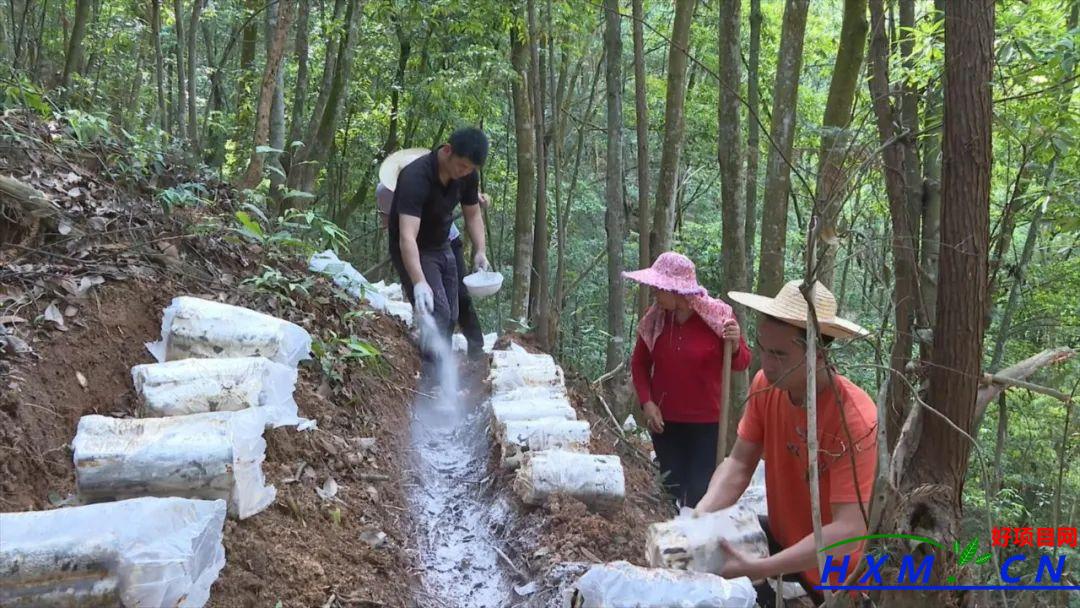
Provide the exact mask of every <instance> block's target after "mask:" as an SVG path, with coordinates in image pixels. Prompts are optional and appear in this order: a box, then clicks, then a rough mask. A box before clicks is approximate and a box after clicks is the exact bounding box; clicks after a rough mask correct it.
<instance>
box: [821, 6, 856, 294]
mask: <svg viewBox="0 0 1080 608" xmlns="http://www.w3.org/2000/svg"><path fill="white" fill-rule="evenodd" d="M866 1H867V0H845V1H844V20H843V24H842V25H841V26H840V46H839V47H838V48H837V50H836V65H835V66H834V68H833V74H832V82H831V83H830V85H829V98H828V100H827V101H826V102H825V118H824V120H823V121H822V130H821V149H820V150H819V152H818V175H817V188H816V189H817V194H816V196H815V197H814V198H815V200H816V201H817V207H818V212H819V213H820V214H821V219H822V226H821V235H822V238H821V240H820V241H819V242H818V245H819V249H818V251H819V255H820V262H819V268H820V269H821V270H820V271H819V272H818V275H817V279H818V280H819V281H821V283H822V284H823V285H825V286H826V287H828V288H830V289H832V287H833V275H834V273H835V265H836V249H837V248H836V245H835V244H834V243H835V235H836V234H837V231H838V229H837V225H836V224H837V219H838V218H839V217H840V211H841V210H842V209H843V206H844V198H845V196H844V194H845V192H844V191H845V187H844V181H845V178H846V172H845V165H846V164H847V163H848V160H849V158H848V157H849V154H848V145H849V143H850V141H851V134H850V133H849V132H848V126H849V125H850V124H851V108H852V106H853V105H854V104H855V92H856V90H857V88H858V84H859V74H860V73H861V71H862V62H863V53H864V51H865V49H866V32H867V29H868V26H867V23H866Z"/></svg>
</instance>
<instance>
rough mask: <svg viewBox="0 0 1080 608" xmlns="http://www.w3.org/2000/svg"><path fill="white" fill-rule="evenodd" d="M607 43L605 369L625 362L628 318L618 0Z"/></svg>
mask: <svg viewBox="0 0 1080 608" xmlns="http://www.w3.org/2000/svg"><path fill="white" fill-rule="evenodd" d="M604 9H605V11H604V23H605V27H604V47H605V48H606V50H607V61H606V62H605V63H606V69H605V70H604V76H605V82H606V83H607V166H606V167H605V174H606V176H607V179H606V187H605V189H604V198H605V199H606V200H607V211H606V213H605V215H604V219H605V222H604V223H605V226H606V228H607V252H608V254H607V269H608V348H607V361H606V363H605V366H604V367H605V371H608V372H610V371H612V370H614V369H615V368H617V367H618V366H619V365H621V364H622V361H623V358H624V357H625V352H624V351H625V350H626V329H625V325H624V320H625V318H626V311H625V308H626V306H625V304H624V294H625V289H624V282H623V278H622V272H623V240H624V239H625V238H626V218H624V217H623V159H622V93H623V80H622V21H621V17H620V16H619V2H618V0H605V1H604Z"/></svg>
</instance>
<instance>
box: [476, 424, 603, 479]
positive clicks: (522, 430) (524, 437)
mask: <svg viewBox="0 0 1080 608" xmlns="http://www.w3.org/2000/svg"><path fill="white" fill-rule="evenodd" d="M589 436H590V433H589V423H588V422H586V421H585V420H564V419H562V418H541V419H539V420H511V421H507V422H506V423H505V424H501V425H498V428H497V429H496V431H495V438H496V441H497V442H498V444H499V449H500V452H501V456H502V465H503V466H504V467H507V468H511V469H516V468H517V467H519V466H521V462H522V460H524V458H525V454H527V453H531V452H539V451H541V450H565V451H567V452H583V453H587V452H588V451H589Z"/></svg>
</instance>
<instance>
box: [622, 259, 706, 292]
mask: <svg viewBox="0 0 1080 608" xmlns="http://www.w3.org/2000/svg"><path fill="white" fill-rule="evenodd" d="M622 274H623V276H624V277H626V278H627V279H630V280H631V281H637V282H638V283H641V284H642V285H648V286H649V287H655V288H657V289H660V290H662V291H671V292H675V293H677V294H679V295H684V296H703V295H706V294H707V293H708V291H707V290H706V289H705V288H704V287H702V286H701V285H700V284H699V283H698V282H697V271H696V270H695V269H694V263H693V262H691V261H690V258H688V257H686V256H685V255H682V254H681V253H675V252H674V251H667V252H664V253H661V254H660V255H659V256H658V257H657V258H656V261H655V262H653V265H652V266H650V267H649V268H643V269H641V270H635V271H633V272H624V273H622Z"/></svg>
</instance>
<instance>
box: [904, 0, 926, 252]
mask: <svg viewBox="0 0 1080 608" xmlns="http://www.w3.org/2000/svg"><path fill="white" fill-rule="evenodd" d="M898 5H899V9H900V10H899V12H900V31H901V32H903V35H901V36H900V45H899V46H900V59H901V61H902V62H903V65H904V72H905V74H906V75H907V78H905V79H904V82H903V86H902V91H903V95H902V96H901V97H900V121H901V124H902V125H903V128H904V136H903V137H902V138H901V140H900V141H901V145H902V146H903V148H904V170H905V171H906V173H907V174H906V176H905V178H904V186H905V194H906V195H907V201H908V218H910V220H911V233H912V234H913V235H916V236H917V235H918V234H919V232H920V227H919V222H920V220H921V219H922V199H923V179H922V162H921V161H920V160H919V147H918V142H917V140H916V134H917V133H918V132H919V92H918V91H916V88H915V83H914V81H913V80H912V77H911V76H912V75H913V74H914V73H915V72H916V66H915V58H914V48H915V0H899V2H898ZM919 245H920V242H919V240H918V239H914V240H912V241H911V246H912V247H914V248H915V252H916V255H915V259H916V260H917V259H919V255H918V251H919Z"/></svg>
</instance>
